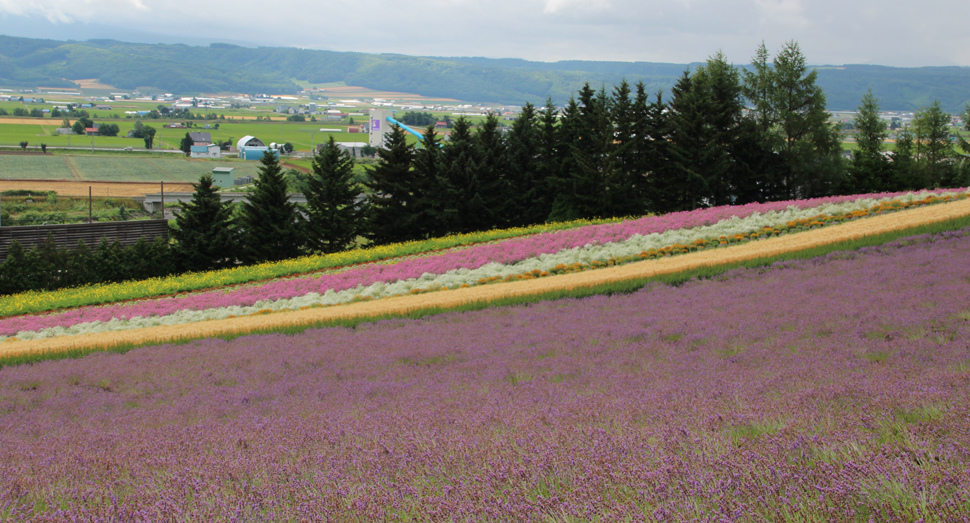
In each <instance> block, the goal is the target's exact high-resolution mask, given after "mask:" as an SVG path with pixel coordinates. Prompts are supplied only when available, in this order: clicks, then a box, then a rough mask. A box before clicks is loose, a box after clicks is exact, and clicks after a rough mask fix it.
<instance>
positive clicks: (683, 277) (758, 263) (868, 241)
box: [0, 216, 970, 368]
mask: <svg viewBox="0 0 970 523" xmlns="http://www.w3.org/2000/svg"><path fill="white" fill-rule="evenodd" d="M968 227H970V216H963V217H959V218H954V219H950V220H946V221H942V222H937V223H932V224H927V225H919V226H915V227H910V228H906V229H900V230H897V231H892V232H887V233H882V234H874V235H870V236H864V237H862V238H858V239H855V240H848V241H844V242H836V243H831V244H828V245H821V246H818V247H812V248H809V249H803V250H799V251H792V252H786V253H783V254H779V255H774V256H766V257H762V258H755V259H751V260H746V261H743V262H735V263H726V264H721V265H716V266H704V267H698V268H694V269H689V270H685V271H681V272H676V273H669V274H662V275H657V276H650V277H644V278H637V279H631V280H625V281H620V282H611V283H606V284H601V285H595V286H590V287H578V288H574V289H561V290H555V291H549V292H544V293H539V294H533V295H529V296H513V297H508V298H500V299H497V300H489V301H479V302H472V303H466V304H462V305H461V306H458V307H452V308H443V307H427V308H422V309H415V310H413V311H410V312H408V313H404V314H401V313H388V314H382V315H378V316H367V317H361V318H345V319H336V320H322V321H319V322H311V323H307V324H303V325H290V326H283V327H272V328H265V329H254V330H252V331H246V332H237V333H232V334H226V335H222V336H216V337H217V338H220V339H224V340H233V339H236V338H241V337H243V336H254V335H261V334H286V335H295V334H300V333H303V332H304V331H306V330H308V329H320V328H329V327H344V328H355V327H357V326H358V325H361V324H367V323H374V322H378V321H384V320H415V319H422V318H427V317H430V316H436V315H439V314H443V313H447V312H466V311H477V310H482V309H487V308H491V307H506V306H512V305H523V304H529V303H538V302H544V301H554V300H561V299H567V298H573V299H576V298H586V297H589V296H595V295H601V294H606V295H612V294H626V293H631V292H635V291H638V290H640V289H642V288H643V287H645V286H646V285H648V284H651V283H657V284H663V285H673V286H679V285H682V284H684V283H686V282H688V281H691V280H695V279H698V280H703V279H710V278H714V277H716V276H719V275H721V274H724V273H726V272H729V271H733V270H735V269H741V268H759V267H767V266H770V265H772V264H774V263H777V262H780V261H788V260H801V259H811V258H817V257H819V256H825V255H827V254H830V253H833V252H839V251H855V250H859V249H862V248H864V247H874V246H877V245H883V244H885V243H889V242H891V241H895V240H898V239H901V238H906V237H911V236H918V235H922V234H939V233H942V232H946V231H953V230H959V229H964V228H968ZM198 339H203V338H201V337H186V338H182V339H177V340H172V341H167V342H164V343H161V344H160V343H157V342H155V343H131V344H120V345H116V346H112V347H109V348H106V349H105V348H78V349H73V350H69V351H64V352H58V353H42V354H22V355H15V356H8V357H2V356H0V368H2V367H4V366H13V365H23V364H32V363H37V362H41V361H49V360H60V359H73V358H81V357H84V356H86V355H88V354H92V353H103V352H113V353H125V352H128V351H130V350H132V349H136V348H141V347H151V346H158V345H182V344H186V343H190V342H192V341H195V340H198Z"/></svg>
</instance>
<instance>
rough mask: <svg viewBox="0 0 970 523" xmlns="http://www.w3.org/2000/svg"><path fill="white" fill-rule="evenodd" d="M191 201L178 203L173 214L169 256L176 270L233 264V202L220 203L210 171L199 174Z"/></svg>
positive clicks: (234, 246)
mask: <svg viewBox="0 0 970 523" xmlns="http://www.w3.org/2000/svg"><path fill="white" fill-rule="evenodd" d="M193 188H194V189H195V190H194V192H193V194H192V200H191V201H189V202H180V203H179V207H180V208H181V212H180V213H179V214H176V215H175V228H173V229H172V231H171V234H172V238H174V239H175V245H174V246H173V251H174V252H173V255H174V257H175V261H176V264H177V267H178V270H179V271H180V272H185V271H193V272H199V271H208V270H212V269H222V268H225V267H231V266H233V265H235V263H236V256H235V253H236V252H237V237H236V234H235V226H234V224H233V217H232V213H233V205H232V203H229V202H223V201H222V198H221V197H220V195H219V192H218V191H217V190H216V187H215V181H214V180H213V178H212V175H211V174H208V173H206V174H203V175H202V177H201V178H199V183H197V184H193Z"/></svg>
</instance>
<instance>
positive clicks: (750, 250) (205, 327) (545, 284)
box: [0, 199, 970, 358]
mask: <svg viewBox="0 0 970 523" xmlns="http://www.w3.org/2000/svg"><path fill="white" fill-rule="evenodd" d="M966 216H970V199H963V200H959V201H955V202H950V203H945V204H940V205H932V206H927V207H918V208H912V209H907V210H903V211H899V212H896V213H892V214H885V215H879V216H873V217H871V218H867V219H864V220H854V221H850V222H845V223H841V224H838V225H833V226H830V227H825V228H821V229H815V230H811V231H805V232H801V233H797V234H786V235H783V236H776V237H772V238H768V239H765V240H761V241H757V242H749V243H744V244H740V245H733V246H729V247H726V248H721V249H714V250H704V251H698V252H694V253H690V254H685V255H682V256H676V257H669V258H663V259H659V260H650V261H644V262H635V263H630V264H627V265H620V266H615V267H609V268H606V269H601V270H596V271H588V272H579V273H574V274H565V275H560V276H552V277H548V278H541V279H535V280H526V281H517V282H510V283H507V284H503V285H483V286H478V287H470V288H466V289H457V290H452V291H443V292H434V293H428V294H419V295H413V296H402V297H397V298H388V299H384V300H376V301H364V302H357V303H351V304H348V305H342V306H337V307H327V308H319V309H308V310H300V311H287V312H279V313H274V314H266V315H256V316H247V317H245V318H230V319H224V320H210V321H202V322H198V323H193V324H189V325H177V326H159V327H150V328H145V329H137V330H126V331H117V332H108V333H98V334H84V335H79V336H64V337H58V338H49V339H42V340H32V341H28V340H16V341H11V340H8V341H7V342H4V343H2V344H0V358H3V357H11V356H21V355H27V354H31V353H33V354H41V353H47V354H59V353H69V352H71V351H73V350H83V349H86V348H98V349H108V348H111V347H115V346H132V345H144V344H151V343H162V342H168V341H179V340H187V339H199V338H208V337H218V336H227V335H239V334H246V333H251V332H262V331H270V330H273V329H284V328H298V327H301V326H311V325H314V324H319V323H322V322H326V321H334V320H341V319H354V318H383V317H389V316H395V315H408V314H410V313H413V312H415V311H419V310H427V309H435V310H441V311H445V310H450V309H456V308H460V307H462V306H466V305H469V304H475V303H479V304H488V303H491V302H498V301H501V300H503V299H506V298H514V297H528V296H540V295H543V294H547V293H555V292H557V291H563V290H570V289H577V288H594V287H597V286H600V285H607V284H611V283H617V282H624V281H636V280H644V279H648V278H651V277H655V276H659V275H663V274H673V273H678V272H682V271H688V270H692V269H697V268H703V267H711V266H718V265H728V264H735V263H740V262H744V261H747V260H753V259H759V258H766V257H771V256H777V255H780V254H784V253H790V252H797V251H802V250H807V249H812V248H815V247H818V246H822V245H830V244H838V243H841V242H847V241H851V240H854V239H857V238H862V237H865V236H872V235H879V234H884V233H890V232H893V231H899V230H905V229H909V228H913V227H916V226H919V225H925V224H932V223H938V222H945V221H948V220H953V219H956V218H961V217H966Z"/></svg>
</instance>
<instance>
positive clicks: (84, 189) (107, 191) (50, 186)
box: [0, 179, 193, 197]
mask: <svg viewBox="0 0 970 523" xmlns="http://www.w3.org/2000/svg"><path fill="white" fill-rule="evenodd" d="M88 187H90V188H91V194H92V195H94V196H128V197H130V196H144V195H146V194H148V193H156V192H158V191H159V190H160V189H161V186H160V185H159V184H158V183H153V182H99V181H87V182H79V181H69V180H3V179H0V191H10V190H30V191H56V192H57V194H58V195H60V196H87V195H88ZM165 190H166V191H172V192H175V191H183V192H192V190H193V188H192V184H190V183H178V182H166V184H165Z"/></svg>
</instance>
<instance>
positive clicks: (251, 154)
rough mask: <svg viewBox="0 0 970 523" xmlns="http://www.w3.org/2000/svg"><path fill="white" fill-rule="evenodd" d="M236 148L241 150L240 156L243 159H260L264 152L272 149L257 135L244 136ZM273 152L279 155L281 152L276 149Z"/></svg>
mask: <svg viewBox="0 0 970 523" xmlns="http://www.w3.org/2000/svg"><path fill="white" fill-rule="evenodd" d="M236 150H237V151H239V158H240V159H242V160H259V159H260V158H262V157H263V153H264V152H266V151H268V150H270V148H269V147H267V146H266V144H264V143H263V141H262V140H260V139H259V138H256V137H255V136H243V137H242V138H240V139H239V141H238V142H236ZM273 154H276V155H277V156H279V152H278V151H276V150H274V151H273Z"/></svg>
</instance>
